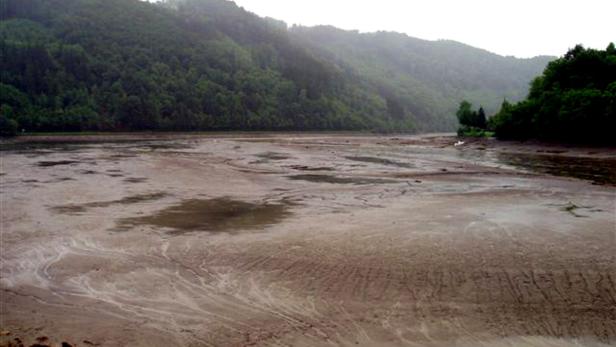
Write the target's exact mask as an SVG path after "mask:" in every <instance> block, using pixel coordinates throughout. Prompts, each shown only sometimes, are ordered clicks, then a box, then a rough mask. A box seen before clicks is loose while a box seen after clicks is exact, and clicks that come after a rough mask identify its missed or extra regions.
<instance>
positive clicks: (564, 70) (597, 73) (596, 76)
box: [489, 43, 616, 144]
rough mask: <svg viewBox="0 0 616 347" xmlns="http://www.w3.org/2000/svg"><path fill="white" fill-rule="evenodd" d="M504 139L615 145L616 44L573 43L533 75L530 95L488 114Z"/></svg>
mask: <svg viewBox="0 0 616 347" xmlns="http://www.w3.org/2000/svg"><path fill="white" fill-rule="evenodd" d="M489 125H490V127H491V128H492V129H493V130H494V131H495V132H496V136H497V137H499V138H505V139H529V138H535V139H542V140H551V141H564V142H572V143H575V142H579V143H600V144H616V136H615V135H614V134H615V133H616V48H614V43H610V44H609V46H608V47H607V49H606V50H595V49H585V48H584V47H582V46H579V45H578V46H576V47H575V48H573V49H571V50H570V51H569V52H567V54H565V56H564V57H562V58H560V59H557V60H555V61H553V62H551V63H550V64H549V65H548V67H547V68H546V69H545V71H544V72H543V74H542V75H541V76H539V77H537V78H535V79H534V80H533V82H532V87H531V89H530V93H529V95H528V98H526V99H525V100H524V101H521V102H519V103H517V104H510V103H509V102H504V103H503V105H502V107H501V110H500V111H499V113H498V114H496V115H495V116H494V117H492V118H491V119H490V122H489Z"/></svg>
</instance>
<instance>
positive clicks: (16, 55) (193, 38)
mask: <svg viewBox="0 0 616 347" xmlns="http://www.w3.org/2000/svg"><path fill="white" fill-rule="evenodd" d="M2 12H3V13H2V22H1V24H0V44H1V45H2V48H3V49H2V52H3V57H2V63H1V64H2V84H1V87H2V91H3V93H2V94H3V96H2V98H3V100H2V103H3V104H4V105H7V107H10V110H9V109H7V110H5V111H6V112H9V111H10V114H11V115H13V117H14V118H15V119H16V121H17V122H18V123H19V126H20V127H21V128H26V129H28V130H119V129H123V130H147V129H154V130H155V129H161V130H240V129H241V130H362V129H372V130H386V131H409V130H412V131H423V132H425V131H449V130H453V129H455V127H456V125H457V121H456V119H455V115H454V114H455V108H456V106H457V104H458V103H459V101H460V100H461V99H468V100H470V101H472V102H474V103H476V104H481V105H483V106H484V107H485V108H486V110H487V111H488V113H490V112H495V111H496V109H497V106H498V105H499V104H500V103H501V102H502V101H503V99H504V98H506V99H509V100H511V101H516V100H520V99H522V98H523V97H525V96H526V93H527V91H528V86H529V82H530V80H531V79H532V78H533V77H534V76H536V75H538V74H539V73H540V72H541V71H542V70H543V69H544V67H545V66H546V64H547V62H548V61H550V60H551V59H552V58H551V57H537V58H532V59H516V58H513V57H502V56H499V55H496V54H493V53H490V52H487V51H485V50H482V49H478V48H474V47H470V46H467V45H464V44H461V43H458V42H453V41H425V40H420V39H416V38H412V37H409V36H407V35H404V34H398V33H389V32H378V33H370V34H360V33H358V32H353V31H343V30H339V29H336V28H334V27H327V26H321V27H312V28H308V27H297V26H294V27H291V28H288V27H287V26H286V24H284V22H281V21H278V20H274V19H270V18H261V17H258V16H256V15H254V14H252V13H250V12H248V11H245V10H244V9H242V8H240V7H238V6H236V5H235V4H234V3H233V2H230V1H226V0H184V1H168V2H165V3H148V2H141V1H137V0H122V1H120V0H108V1H103V0H63V1H60V0H48V1H43V0H20V1H17V0H4V1H3V2H2ZM6 112H5V113H6Z"/></svg>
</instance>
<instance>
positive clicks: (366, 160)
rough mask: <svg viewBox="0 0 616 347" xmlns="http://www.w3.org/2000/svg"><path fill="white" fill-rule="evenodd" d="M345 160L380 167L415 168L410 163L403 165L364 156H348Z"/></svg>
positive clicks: (397, 162)
mask: <svg viewBox="0 0 616 347" xmlns="http://www.w3.org/2000/svg"><path fill="white" fill-rule="evenodd" d="M345 158H346V159H348V160H353V161H360V162H363V163H373V164H380V165H386V166H396V167H401V168H406V169H410V168H414V167H415V165H413V164H411V163H403V162H399V161H394V160H390V159H385V158H377V157H364V156H350V157H345Z"/></svg>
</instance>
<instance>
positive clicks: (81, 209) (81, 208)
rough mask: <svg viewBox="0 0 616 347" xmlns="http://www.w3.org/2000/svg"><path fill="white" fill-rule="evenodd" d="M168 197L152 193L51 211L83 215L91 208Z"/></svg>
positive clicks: (73, 205) (163, 194) (165, 194)
mask: <svg viewBox="0 0 616 347" xmlns="http://www.w3.org/2000/svg"><path fill="white" fill-rule="evenodd" d="M166 196H167V193H162V192H158V193H150V194H139V195H132V196H127V197H125V198H122V199H119V200H111V201H95V202H88V203H84V204H71V205H62V206H54V207H52V208H50V209H51V210H52V211H54V212H56V213H63V214H81V213H84V212H86V211H88V210H89V209H91V208H101V207H109V206H112V205H131V204H137V203H142V202H149V201H155V200H160V199H162V198H164V197H166Z"/></svg>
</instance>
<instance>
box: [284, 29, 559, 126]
mask: <svg viewBox="0 0 616 347" xmlns="http://www.w3.org/2000/svg"><path fill="white" fill-rule="evenodd" d="M291 31H292V32H293V34H294V35H295V36H297V37H298V38H299V39H300V40H303V41H304V42H307V43H308V44H311V45H313V46H315V47H318V48H320V49H322V50H321V51H324V52H326V53H325V54H324V56H325V57H327V58H328V59H329V60H332V61H336V62H338V63H339V64H341V65H346V66H350V67H351V68H352V69H353V70H354V71H355V72H356V73H357V74H358V75H361V76H364V77H366V78H367V79H368V80H370V81H371V82H372V83H373V84H374V85H376V86H377V88H378V90H380V91H381V93H385V94H386V95H391V96H392V97H394V98H396V99H398V100H401V102H402V105H403V106H404V107H405V108H408V109H409V111H411V113H412V114H413V115H415V116H417V117H419V119H418V121H419V123H420V124H421V125H422V126H423V127H425V128H426V129H431V128H438V127H439V124H438V123H434V122H441V121H442V120H443V119H446V120H447V121H449V122H453V118H452V117H451V115H453V114H454V113H455V107H457V105H458V104H459V102H460V100H462V99H467V100H469V101H471V102H473V103H476V104H481V105H483V106H484V108H485V109H486V110H487V111H488V112H490V113H491V112H494V111H496V110H497V108H498V106H499V105H500V103H501V102H502V101H503V99H504V98H506V99H508V100H521V99H522V98H524V97H525V96H526V93H527V90H528V85H529V81H531V79H532V78H533V77H535V76H536V75H537V74H539V73H540V72H541V71H542V70H543V68H545V66H546V65H547V63H548V62H549V61H550V60H552V59H554V58H553V57H547V56H541V57H535V58H532V59H517V58H514V57H503V56H499V55H497V54H494V53H490V52H488V51H485V50H482V49H478V48H474V47H471V46H467V45H464V44H461V43H458V42H455V41H445V40H440V41H426V40H421V39H417V38H413V37H409V36H407V35H405V34H399V33H393V32H377V33H365V34H363V33H358V32H357V31H344V30H340V29H337V28H334V27H329V26H320V27H293V28H291ZM448 124H453V123H448Z"/></svg>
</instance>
